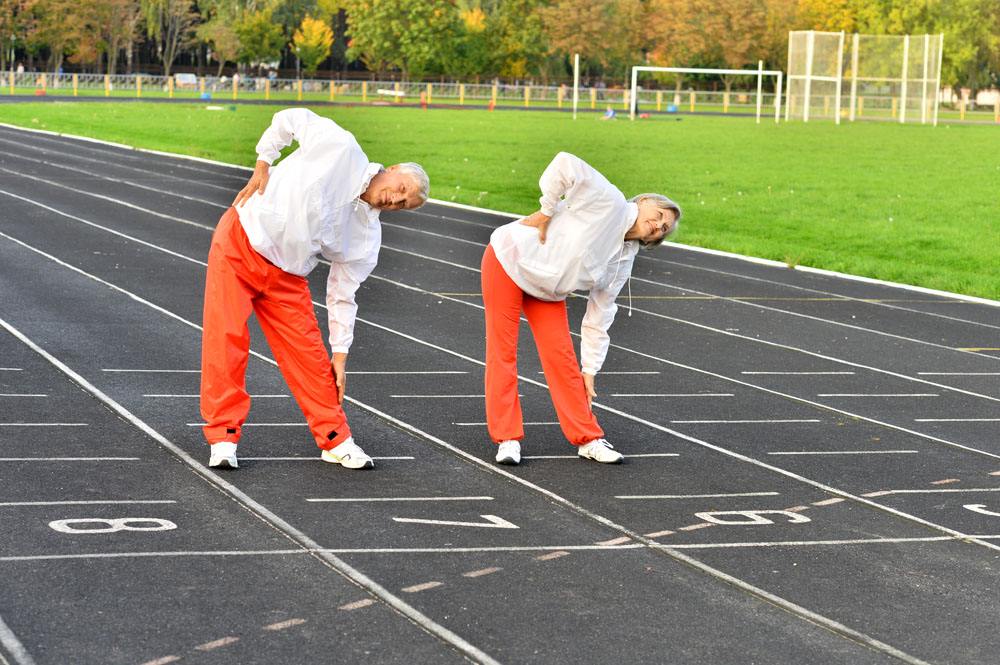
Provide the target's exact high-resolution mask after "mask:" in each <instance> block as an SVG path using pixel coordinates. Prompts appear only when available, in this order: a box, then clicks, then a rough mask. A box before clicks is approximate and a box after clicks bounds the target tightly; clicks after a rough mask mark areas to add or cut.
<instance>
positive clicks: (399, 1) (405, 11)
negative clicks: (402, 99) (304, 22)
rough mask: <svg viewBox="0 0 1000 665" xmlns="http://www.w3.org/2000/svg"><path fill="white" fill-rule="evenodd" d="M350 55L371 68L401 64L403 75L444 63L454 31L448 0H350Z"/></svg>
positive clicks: (452, 8)
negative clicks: (374, 0)
mask: <svg viewBox="0 0 1000 665" xmlns="http://www.w3.org/2000/svg"><path fill="white" fill-rule="evenodd" d="M345 5H346V8H347V16H348V19H347V20H348V32H349V34H350V42H349V48H348V50H347V54H348V57H350V58H360V59H361V61H362V62H363V63H365V65H366V66H367V67H368V68H369V69H370V70H372V71H376V72H384V71H385V70H386V69H387V68H393V69H398V70H399V71H400V72H401V73H402V76H403V78H404V79H408V78H409V77H410V76H421V75H423V74H424V73H426V72H427V71H430V70H432V69H433V68H434V67H435V66H438V67H440V64H441V60H442V55H443V54H446V53H447V52H448V50H449V49H448V48H447V44H449V42H451V41H452V39H453V38H454V35H455V32H454V30H455V26H456V18H457V14H456V12H457V10H456V8H455V5H454V4H453V3H452V2H450V1H449V0H380V1H379V2H370V1H368V0H348V1H347V2H346V3H345Z"/></svg>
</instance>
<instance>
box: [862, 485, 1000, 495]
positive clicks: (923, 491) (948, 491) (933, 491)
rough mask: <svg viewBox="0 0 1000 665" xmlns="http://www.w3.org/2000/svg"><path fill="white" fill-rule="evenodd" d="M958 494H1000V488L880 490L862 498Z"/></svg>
mask: <svg viewBox="0 0 1000 665" xmlns="http://www.w3.org/2000/svg"><path fill="white" fill-rule="evenodd" d="M958 492H1000V487H961V488H958V487H952V488H947V487H946V488H944V489H937V488H935V489H919V490H880V491H878V492H869V493H868V494H862V495H861V496H869V497H871V496H887V495H889V494H951V493H958Z"/></svg>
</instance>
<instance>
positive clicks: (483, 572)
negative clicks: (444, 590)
mask: <svg viewBox="0 0 1000 665" xmlns="http://www.w3.org/2000/svg"><path fill="white" fill-rule="evenodd" d="M501 570H503V568H495V567H494V568H481V569H480V570H470V571H469V572H467V573H462V577H482V576H484V575H492V574H493V573H499V572H500V571H501Z"/></svg>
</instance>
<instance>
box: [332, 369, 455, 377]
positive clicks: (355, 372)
mask: <svg viewBox="0 0 1000 665" xmlns="http://www.w3.org/2000/svg"><path fill="white" fill-rule="evenodd" d="M347 374H348V376H350V375H352V374H388V375H390V376H397V375H401V374H468V372H466V371H464V370H456V371H451V370H448V371H444V370H425V371H418V372H359V371H356V370H352V371H350V372H348V373H347Z"/></svg>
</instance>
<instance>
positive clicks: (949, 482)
mask: <svg viewBox="0 0 1000 665" xmlns="http://www.w3.org/2000/svg"><path fill="white" fill-rule="evenodd" d="M960 482H962V481H961V480H959V479H958V478H945V479H944V480H934V481H932V482H931V485H952V484H954V483H960Z"/></svg>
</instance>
